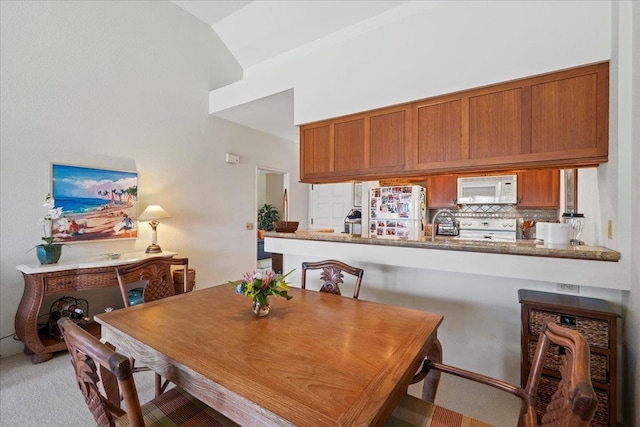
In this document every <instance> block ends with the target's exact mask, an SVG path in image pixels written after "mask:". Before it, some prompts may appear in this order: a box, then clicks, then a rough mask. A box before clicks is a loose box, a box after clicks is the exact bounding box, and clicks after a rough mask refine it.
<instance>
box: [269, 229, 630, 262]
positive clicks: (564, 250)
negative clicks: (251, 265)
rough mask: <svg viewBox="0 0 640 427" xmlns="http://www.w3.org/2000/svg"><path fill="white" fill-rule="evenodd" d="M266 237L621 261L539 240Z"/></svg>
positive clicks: (610, 253)
mask: <svg viewBox="0 0 640 427" xmlns="http://www.w3.org/2000/svg"><path fill="white" fill-rule="evenodd" d="M265 237H277V238H285V239H298V240H316V241H324V242H340V243H357V244H363V245H380V246H394V247H403V248H421V249H440V250H449V251H464V252H484V253H494V254H508V255H527V256H538V257H552V258H572V259H582V260H593V261H614V262H617V261H619V260H620V252H616V251H614V250H611V249H608V248H605V247H603V246H589V245H579V246H571V245H554V246H546V245H544V244H542V243H541V242H540V241H538V240H517V241H516V242H493V241H490V240H483V241H479V240H461V239H456V238H455V237H446V236H436V239H435V241H431V238H429V237H421V238H419V239H418V240H400V239H379V238H376V237H360V236H357V235H351V234H346V233H341V234H336V233H322V232H314V231H302V230H301V231H296V232H295V233H276V232H267V233H265Z"/></svg>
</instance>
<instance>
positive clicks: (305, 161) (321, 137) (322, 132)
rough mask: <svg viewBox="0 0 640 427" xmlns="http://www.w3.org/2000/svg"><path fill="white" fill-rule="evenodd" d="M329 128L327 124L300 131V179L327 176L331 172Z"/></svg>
mask: <svg viewBox="0 0 640 427" xmlns="http://www.w3.org/2000/svg"><path fill="white" fill-rule="evenodd" d="M331 152H332V147H331V128H330V126H329V125H328V124H322V125H319V126H314V127H309V128H306V129H302V130H301V131H300V173H301V178H313V177H318V176H327V175H329V174H330V173H331V172H332V169H333V167H332V165H331Z"/></svg>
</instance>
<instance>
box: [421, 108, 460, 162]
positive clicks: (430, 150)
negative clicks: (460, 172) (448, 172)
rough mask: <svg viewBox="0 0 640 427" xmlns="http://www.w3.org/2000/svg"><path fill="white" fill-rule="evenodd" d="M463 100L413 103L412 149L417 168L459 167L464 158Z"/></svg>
mask: <svg viewBox="0 0 640 427" xmlns="http://www.w3.org/2000/svg"><path fill="white" fill-rule="evenodd" d="M463 104H465V105H466V103H465V102H464V100H463V99H461V98H460V97H459V96H454V97H442V98H437V99H435V100H430V101H424V102H417V103H414V105H413V108H414V113H413V114H414V119H415V120H414V134H415V141H414V146H413V156H412V158H413V159H414V161H415V163H414V167H415V168H416V169H420V170H423V169H437V168H438V167H446V165H452V164H456V163H458V164H462V160H464V159H465V156H464V155H463V152H464V151H465V150H464V147H463V140H464V139H465V138H464V136H463V130H464V129H466V127H465V126H463V123H462V122H463V119H464V117H463Z"/></svg>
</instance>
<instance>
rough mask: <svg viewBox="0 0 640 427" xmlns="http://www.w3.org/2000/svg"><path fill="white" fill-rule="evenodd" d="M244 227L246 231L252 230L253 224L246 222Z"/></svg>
mask: <svg viewBox="0 0 640 427" xmlns="http://www.w3.org/2000/svg"><path fill="white" fill-rule="evenodd" d="M246 227H247V228H246V229H247V230H253V223H252V222H248V223H247V226H246Z"/></svg>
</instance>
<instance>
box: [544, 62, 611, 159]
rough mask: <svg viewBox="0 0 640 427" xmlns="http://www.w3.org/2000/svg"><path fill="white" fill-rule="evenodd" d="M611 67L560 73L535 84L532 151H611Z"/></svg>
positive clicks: (569, 153)
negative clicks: (609, 120) (609, 141)
mask: <svg viewBox="0 0 640 427" xmlns="http://www.w3.org/2000/svg"><path fill="white" fill-rule="evenodd" d="M608 89H609V66H608V64H599V65H594V66H591V67H583V68H581V69H577V70H572V71H571V72H565V73H558V76H557V78H554V79H551V80H548V81H542V82H540V83H537V84H533V85H532V86H531V154H532V155H541V154H542V155H553V154H555V155H556V156H560V157H568V158H572V157H574V158H584V157H599V156H600V157H606V156H607V154H608V132H609V128H608V115H609V96H608Z"/></svg>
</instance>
